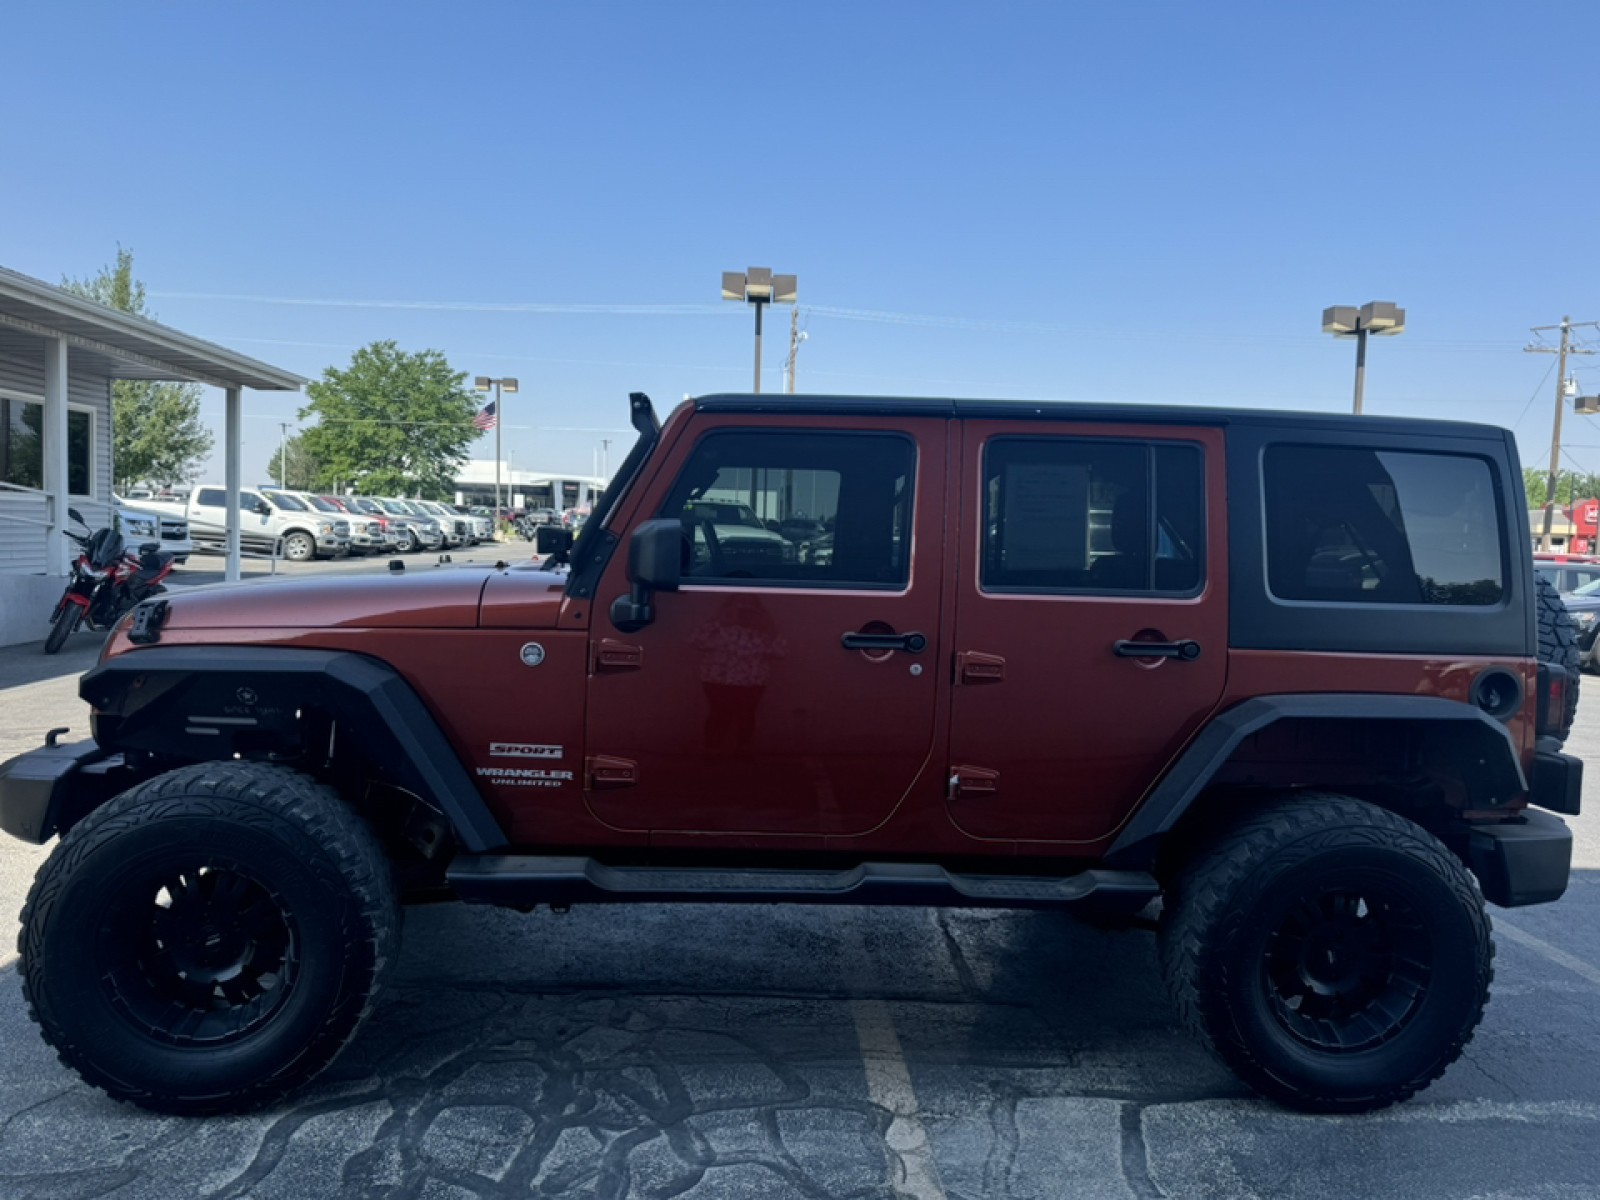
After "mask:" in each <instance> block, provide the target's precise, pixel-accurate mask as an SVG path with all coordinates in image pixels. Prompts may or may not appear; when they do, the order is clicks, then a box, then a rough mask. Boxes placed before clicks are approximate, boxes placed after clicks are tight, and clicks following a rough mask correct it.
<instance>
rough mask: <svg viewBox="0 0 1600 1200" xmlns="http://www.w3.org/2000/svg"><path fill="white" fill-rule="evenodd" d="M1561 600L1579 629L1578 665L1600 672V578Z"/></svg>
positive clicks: (1579, 587)
mask: <svg viewBox="0 0 1600 1200" xmlns="http://www.w3.org/2000/svg"><path fill="white" fill-rule="evenodd" d="M1540 574H1541V575H1543V572H1540ZM1561 600H1562V603H1564V604H1565V605H1566V606H1567V611H1568V612H1569V613H1571V614H1572V621H1573V624H1574V625H1575V626H1576V627H1577V638H1578V665H1579V666H1580V667H1581V668H1582V669H1583V670H1585V671H1590V672H1594V671H1600V577H1596V578H1593V579H1590V580H1589V581H1588V582H1587V583H1583V584H1580V585H1579V586H1578V587H1577V588H1575V589H1574V590H1573V591H1570V592H1568V593H1567V594H1566V595H1565V596H1563V597H1561Z"/></svg>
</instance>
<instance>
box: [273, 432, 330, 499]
mask: <svg viewBox="0 0 1600 1200" xmlns="http://www.w3.org/2000/svg"><path fill="white" fill-rule="evenodd" d="M280 455H282V457H284V458H286V459H287V460H288V462H289V473H288V475H287V476H285V475H283V474H281V473H280V471H279V468H278V458H279V456H280ZM267 478H269V479H271V480H272V481H273V482H274V483H277V482H278V481H279V480H283V481H284V482H283V486H284V487H286V488H288V489H289V490H290V491H294V492H310V491H315V490H318V489H320V488H322V487H324V486H326V485H327V483H328V481H327V480H325V479H323V477H322V471H321V469H320V466H319V464H318V463H317V460H316V458H315V457H314V456H313V455H312V454H311V452H310V451H308V450H307V449H306V444H305V442H304V440H303V439H302V438H301V435H300V434H298V433H297V434H295V435H294V436H293V437H292V438H289V439H288V440H287V441H285V442H284V443H283V446H282V448H281V449H279V450H274V451H273V452H272V460H271V461H270V462H268V463H267Z"/></svg>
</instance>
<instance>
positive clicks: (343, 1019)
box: [20, 762, 399, 1113]
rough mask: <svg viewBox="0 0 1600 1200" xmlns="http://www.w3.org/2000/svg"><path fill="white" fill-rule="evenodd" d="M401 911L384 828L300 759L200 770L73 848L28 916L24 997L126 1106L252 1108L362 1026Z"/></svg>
mask: <svg viewBox="0 0 1600 1200" xmlns="http://www.w3.org/2000/svg"><path fill="white" fill-rule="evenodd" d="M398 920H399V914H398V909H397V906H396V900H395V892H394V885H393V882H392V879H391V876H390V870H389V865H388V863H387V861H386V860H385V858H384V856H383V852H382V850H381V849H380V847H379V845H378V843H377V840H376V838H375V837H374V835H373V833H372V831H371V830H370V829H369V828H368V827H367V826H366V824H365V823H364V822H363V821H362V820H361V819H360V818H359V817H358V816H356V814H355V813H354V812H352V811H351V810H350V809H349V808H347V807H346V806H345V805H344V804H343V803H342V802H341V801H340V800H339V797H338V796H337V795H336V794H334V793H333V792H332V790H331V789H329V788H327V787H324V786H322V785H320V784H317V783H315V782H314V781H312V780H310V779H308V778H306V777H305V776H303V775H297V774H295V773H294V772H291V771H289V770H287V769H284V768H281V767H268V766H264V765H261V764H255V763H241V762H227V763H214V764H203V765H200V766H195V767H185V768H183V769H181V770H177V771H173V772H170V773H169V774H166V775H161V776H158V777H156V778H155V779H151V780H148V781H147V782H145V783H143V784H140V785H139V786H137V787H135V788H133V789H131V790H130V791H128V792H125V793H123V794H122V795H121V796H118V797H117V798H116V799H114V800H112V801H110V802H109V803H107V804H106V805H105V806H104V807H102V808H100V809H97V810H96V811H95V812H93V813H91V814H90V815H89V816H88V817H86V818H84V820H83V821H81V822H80V823H79V824H78V825H76V826H74V827H73V829H72V830H71V831H70V832H69V833H68V834H67V836H66V837H65V838H63V839H62V841H61V844H60V845H59V846H58V847H57V848H56V851H55V853H54V854H52V855H51V856H50V858H49V859H48V860H47V861H46V863H45V865H44V866H43V867H42V868H41V869H40V871H39V875H38V878H37V879H36V880H35V882H34V885H33V889H32V891H31V892H30V894H29V896H28V903H27V906H26V908H25V909H24V910H23V914H22V925H23V930H22V937H21V941H20V949H21V952H22V963H21V967H22V974H23V990H24V995H25V997H26V999H27V1002H28V1008H29V1012H30V1015H32V1017H33V1019H34V1020H35V1021H37V1022H38V1024H39V1028H40V1032H41V1033H42V1034H43V1036H44V1038H45V1040H46V1041H47V1042H49V1043H50V1045H52V1046H54V1047H55V1049H56V1051H57V1052H58V1053H59V1055H60V1056H61V1059H62V1061H63V1062H65V1063H66V1064H67V1065H68V1066H70V1067H73V1068H74V1069H75V1070H77V1071H78V1073H79V1074H81V1075H82V1076H83V1077H84V1078H85V1079H86V1080H88V1081H89V1082H90V1083H92V1084H94V1085H95V1086H97V1087H100V1088H102V1089H104V1090H105V1091H106V1092H107V1093H109V1094H110V1095H111V1096H113V1097H115V1098H117V1099H120V1100H129V1101H132V1102H134V1103H136V1104H139V1105H142V1106H144V1107H146V1108H152V1109H157V1110H159V1111H163V1112H174V1113H211V1112H222V1111H237V1110H242V1109H246V1108H251V1107H255V1106H257V1105H260V1104H264V1103H268V1102H270V1101H272V1100H275V1099H277V1098H278V1097H281V1096H282V1095H284V1094H285V1093H286V1092H288V1091H290V1090H291V1089H293V1088H295V1087H297V1086H299V1085H300V1084H302V1083H304V1082H306V1081H307V1080H308V1079H310V1078H311V1077H312V1076H314V1075H315V1074H316V1073H317V1072H318V1071H320V1070H321V1069H322V1068H323V1067H325V1066H326V1065H327V1064H328V1063H329V1062H330V1061H331V1060H332V1059H333V1057H334V1056H335V1055H336V1054H337V1053H338V1052H339V1050H340V1049H341V1048H342V1047H343V1046H344V1045H345V1044H346V1043H347V1042H348V1041H349V1040H350V1038H351V1037H352V1036H354V1034H355V1031H356V1029H357V1027H358V1026H359V1025H360V1023H361V1021H362V1020H363V1019H364V1018H365V1017H366V1015H367V1013H368V1012H369V1011H370V1010H371V1008H372V1003H373V998H374V996H375V995H376V993H377V988H378V984H379V982H380V979H381V977H382V975H383V973H384V970H385V968H386V967H387V966H388V964H389V963H390V962H392V961H393V959H394V956H395V953H396V950H397V941H398Z"/></svg>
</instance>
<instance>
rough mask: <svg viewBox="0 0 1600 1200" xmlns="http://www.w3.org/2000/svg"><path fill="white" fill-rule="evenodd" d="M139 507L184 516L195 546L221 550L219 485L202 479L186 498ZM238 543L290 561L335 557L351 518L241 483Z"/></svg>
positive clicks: (344, 546) (223, 498) (223, 515)
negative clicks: (280, 551)
mask: <svg viewBox="0 0 1600 1200" xmlns="http://www.w3.org/2000/svg"><path fill="white" fill-rule="evenodd" d="M139 506H140V507H141V508H143V509H148V510H151V511H153V512H157V513H162V514H166V515H169V516H180V517H183V518H184V519H185V520H186V521H187V522H188V524H189V536H190V538H191V539H192V540H193V542H194V545H195V548H196V549H197V550H210V551H212V552H215V553H221V552H222V551H223V550H224V549H225V548H226V546H227V520H228V510H227V491H226V489H224V488H223V486H222V485H221V484H215V483H203V484H201V485H200V486H199V487H196V488H195V489H194V490H193V491H191V492H190V493H189V494H188V496H187V497H186V498H184V499H181V500H173V501H162V500H141V501H140V502H139ZM239 545H240V548H241V549H243V550H246V551H248V552H250V553H252V554H275V553H277V552H278V550H279V548H280V547H281V548H282V553H283V556H284V557H285V558H287V559H289V560H290V561H291V562H309V561H310V560H311V559H313V558H339V557H342V556H343V555H346V554H348V553H350V523H349V521H348V520H346V519H344V518H342V517H339V516H337V515H327V514H323V513H320V512H317V511H316V510H315V509H313V508H312V507H311V506H310V505H308V504H306V503H305V502H304V501H302V500H300V499H298V498H296V497H295V496H292V495H290V494H288V493H282V492H280V493H277V499H276V500H275V501H272V500H268V499H267V496H266V493H265V492H264V491H261V490H256V489H251V488H241V489H240V491H239Z"/></svg>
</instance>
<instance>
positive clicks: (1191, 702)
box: [948, 419, 1228, 853]
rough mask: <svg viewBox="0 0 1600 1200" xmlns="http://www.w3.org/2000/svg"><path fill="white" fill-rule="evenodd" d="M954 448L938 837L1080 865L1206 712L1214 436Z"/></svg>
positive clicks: (1034, 431) (1219, 478) (1221, 544)
mask: <svg viewBox="0 0 1600 1200" xmlns="http://www.w3.org/2000/svg"><path fill="white" fill-rule="evenodd" d="M960 436H961V442H962V444H961V448H960V453H961V456H962V472H961V484H960V497H959V510H960V516H959V520H960V534H959V538H958V544H959V557H960V561H959V565H958V567H957V572H958V576H959V589H958V592H957V599H956V613H955V638H954V646H953V651H954V671H953V680H954V684H953V691H952V698H951V709H950V714H951V715H950V750H949V799H948V805H949V814H950V819H951V820H952V821H953V822H954V823H955V824H956V826H957V827H958V828H959V829H961V830H962V831H963V832H965V833H967V834H969V835H972V836H974V837H978V838H985V839H1003V840H1008V841H1009V840H1017V841H1023V842H1026V841H1036V842H1052V843H1057V844H1060V845H1062V848H1063V851H1064V852H1067V853H1077V852H1079V851H1080V850H1081V851H1082V852H1085V853H1091V852H1093V851H1094V850H1095V849H1096V848H1097V847H1096V846H1095V843H1100V842H1103V841H1104V840H1105V839H1106V838H1107V837H1108V836H1109V835H1111V834H1112V833H1114V832H1115V830H1116V829H1117V828H1118V826H1119V825H1120V824H1121V823H1122V822H1123V821H1124V820H1125V819H1126V818H1127V816H1128V814H1129V813H1130V812H1132V810H1133V809H1134V808H1135V807H1136V805H1137V804H1138V802H1139V800H1140V799H1141V797H1142V796H1143V795H1144V794H1145V792H1146V791H1147V790H1148V788H1149V787H1150V786H1151V784H1152V783H1153V782H1154V781H1155V779H1156V778H1157V777H1158V776H1159V775H1160V774H1161V772H1162V771H1163V769H1164V768H1165V767H1166V766H1167V764H1168V763H1169V762H1170V761H1171V760H1172V758H1173V757H1174V755H1176V754H1177V752H1178V751H1179V750H1180V749H1181V748H1182V747H1183V745H1184V744H1185V742H1187V741H1188V739H1189V738H1190V737H1191V736H1192V735H1193V734H1194V733H1195V731H1196V730H1197V729H1198V728H1199V727H1200V725H1201V724H1202V723H1203V721H1204V720H1205V718H1206V716H1207V714H1208V713H1209V712H1210V711H1211V710H1212V708H1213V707H1214V706H1215V705H1216V703H1217V701H1218V699H1219V698H1220V696H1221V695H1222V690H1223V685H1224V683H1225V681H1226V675H1227V661H1228V652H1227V611H1228V606H1227V573H1226V555H1227V538H1226V528H1227V526H1226V494H1225V483H1224V474H1223V455H1222V450H1223V440H1222V434H1221V431H1220V430H1217V429H1205V428H1190V427H1163V426H1156V425H1116V426H1113V425H1099V426H1096V425H1071V424H1065V423H1056V422H1050V423H1046V422H1042V421H1023V420H1018V421H999V420H981V419H969V420H967V421H965V422H964V423H963V427H962V430H961V434H960ZM1068 847H1073V848H1072V849H1068Z"/></svg>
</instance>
